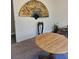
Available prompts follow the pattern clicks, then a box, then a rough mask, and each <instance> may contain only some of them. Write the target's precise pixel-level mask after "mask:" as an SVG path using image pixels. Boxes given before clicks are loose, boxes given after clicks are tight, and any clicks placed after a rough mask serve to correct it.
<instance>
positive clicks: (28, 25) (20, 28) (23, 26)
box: [13, 0, 54, 42]
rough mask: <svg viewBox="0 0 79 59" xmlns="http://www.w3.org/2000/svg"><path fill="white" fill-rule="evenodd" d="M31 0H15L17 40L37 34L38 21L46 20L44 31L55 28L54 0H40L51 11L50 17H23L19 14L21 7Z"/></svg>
mask: <svg viewBox="0 0 79 59" xmlns="http://www.w3.org/2000/svg"><path fill="white" fill-rule="evenodd" d="M27 1H29V0H13V6H14V18H15V28H16V42H20V41H23V40H26V39H29V38H31V37H34V36H36V35H37V22H39V21H42V22H44V32H51V31H52V30H53V24H54V18H53V17H54V16H53V10H54V7H53V6H54V5H53V2H52V0H40V1H41V2H42V3H44V5H45V6H46V7H47V9H48V11H49V17H47V18H39V19H38V20H35V19H34V18H33V17H21V16H19V15H18V14H19V11H20V8H21V7H22V6H23V5H24V4H25V3H26V2H27Z"/></svg>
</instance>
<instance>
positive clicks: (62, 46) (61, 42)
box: [35, 32, 68, 59]
mask: <svg viewBox="0 0 79 59" xmlns="http://www.w3.org/2000/svg"><path fill="white" fill-rule="evenodd" d="M35 42H36V44H37V45H38V47H40V48H41V49H42V50H44V51H46V52H48V53H49V56H51V55H52V54H62V53H67V51H68V40H67V38H66V37H65V36H64V35H60V34H57V33H51V32H47V33H43V34H40V35H38V36H37V37H36V39H35ZM49 59H53V58H50V57H49Z"/></svg>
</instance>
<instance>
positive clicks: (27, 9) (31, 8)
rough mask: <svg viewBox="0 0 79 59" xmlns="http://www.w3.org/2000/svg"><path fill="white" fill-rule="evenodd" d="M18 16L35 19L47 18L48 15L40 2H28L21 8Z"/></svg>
mask: <svg viewBox="0 0 79 59" xmlns="http://www.w3.org/2000/svg"><path fill="white" fill-rule="evenodd" d="M19 16H30V17H34V18H35V19H37V18H39V17H48V16H49V13H48V10H47V8H46V6H45V5H44V4H43V3H42V2H40V1H37V0H30V1H28V2H27V3H25V4H24V5H23V6H22V7H21V9H20V11H19Z"/></svg>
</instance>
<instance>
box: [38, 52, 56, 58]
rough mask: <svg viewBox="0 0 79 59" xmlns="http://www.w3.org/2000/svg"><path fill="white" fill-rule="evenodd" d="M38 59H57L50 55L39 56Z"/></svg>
mask: <svg viewBox="0 0 79 59" xmlns="http://www.w3.org/2000/svg"><path fill="white" fill-rule="evenodd" d="M38 59H55V58H54V54H51V53H49V55H48V56H41V55H39V56H38Z"/></svg>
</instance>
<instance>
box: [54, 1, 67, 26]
mask: <svg viewBox="0 0 79 59" xmlns="http://www.w3.org/2000/svg"><path fill="white" fill-rule="evenodd" d="M53 2H54V7H55V11H54V17H55V23H58V25H59V27H63V26H67V25H68V0H54V1H53Z"/></svg>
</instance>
